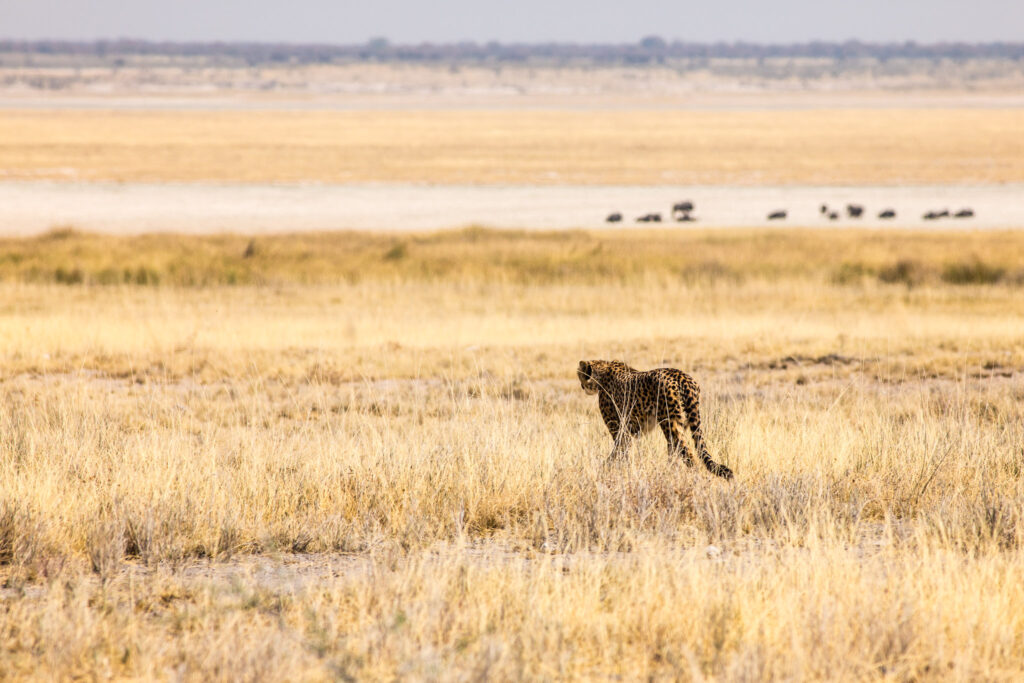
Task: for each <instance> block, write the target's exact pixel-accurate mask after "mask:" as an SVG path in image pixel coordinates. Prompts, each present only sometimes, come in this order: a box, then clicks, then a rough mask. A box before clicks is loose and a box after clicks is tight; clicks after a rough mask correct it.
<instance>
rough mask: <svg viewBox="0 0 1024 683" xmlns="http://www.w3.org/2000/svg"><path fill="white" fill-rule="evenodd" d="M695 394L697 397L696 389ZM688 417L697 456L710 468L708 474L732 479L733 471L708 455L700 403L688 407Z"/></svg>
mask: <svg viewBox="0 0 1024 683" xmlns="http://www.w3.org/2000/svg"><path fill="white" fill-rule="evenodd" d="M694 394H695V395H696V387H694ZM686 417H687V419H688V420H689V423H690V433H691V434H693V445H694V446H696V447H697V455H698V456H699V457H700V461H701V462H702V463H704V467H706V468H708V472H710V473H711V474H714V475H715V476H718V477H722V478H723V479H732V476H733V475H732V470H731V469H729V468H728V467H726V466H725V465H723V464H721V463H717V462H715V461H714V460H712V459H711V454H710V453H708V448H707V445H705V443H704V433H703V432H702V431H701V428H700V407H699V404H698V401H693V402H692V403H691V404H690V405H688V406H686Z"/></svg>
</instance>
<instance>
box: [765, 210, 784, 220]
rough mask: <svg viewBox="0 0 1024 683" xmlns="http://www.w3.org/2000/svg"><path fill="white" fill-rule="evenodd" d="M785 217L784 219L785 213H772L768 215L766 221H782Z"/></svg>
mask: <svg viewBox="0 0 1024 683" xmlns="http://www.w3.org/2000/svg"><path fill="white" fill-rule="evenodd" d="M785 217H786V212H785V211H772V212H771V213H770V214H768V220H770V221H777V220H782V219H784V218H785Z"/></svg>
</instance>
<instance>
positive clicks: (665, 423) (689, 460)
mask: <svg viewBox="0 0 1024 683" xmlns="http://www.w3.org/2000/svg"><path fill="white" fill-rule="evenodd" d="M679 431H680V430H679V428H678V427H676V426H674V425H673V424H672V421H671V420H662V421H661V433H662V434H664V435H665V441H667V442H668V455H669V457H670V458H671V457H673V456H675V455H678V456H679V457H680V458H682V460H683V464H684V465H686V466H687V467H693V453H691V452H690V448H689V447H688V446H687V445H686V442H685V441H683V440H682V438H681V436H682V435H681V434H680V433H679Z"/></svg>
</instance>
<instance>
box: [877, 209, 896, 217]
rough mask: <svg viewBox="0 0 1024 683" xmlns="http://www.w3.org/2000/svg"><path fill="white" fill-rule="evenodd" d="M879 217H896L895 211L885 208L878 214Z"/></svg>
mask: <svg viewBox="0 0 1024 683" xmlns="http://www.w3.org/2000/svg"><path fill="white" fill-rule="evenodd" d="M878 217H879V218H896V212H895V211H893V210H892V209H886V210H885V211H882V212H881V213H879V214H878Z"/></svg>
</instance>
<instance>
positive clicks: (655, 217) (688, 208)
mask: <svg viewBox="0 0 1024 683" xmlns="http://www.w3.org/2000/svg"><path fill="white" fill-rule="evenodd" d="M693 210H694V203H693V202H692V201H689V200H686V201H682V202H676V203H675V204H673V205H672V212H671V214H670V216H671V218H672V220H674V221H676V222H677V223H692V222H694V221H696V220H697V218H696V216H694V215H693ZM819 213H820V214H821V215H822V216H825V217H826V218H828V219H829V220H830V221H836V220H839V215H840V211H839V210H836V209H833V208H832V207H830V206H829V205H828V204H822V205H821V207H820V209H819ZM788 215H789V212H788V211H787V210H786V209H777V210H775V211H772V212H770V213H769V214H768V216H767V219H768V220H770V221H781V220H785V219H786V217H787V216H788ZM846 216H847V217H848V218H861V217H863V216H864V207H863V206H861V205H860V204H847V205H846ZM950 217H951V218H973V217H974V210H973V209H970V208H964V209H960V210H959V211H957V212H956V213H950V211H949V209H943V210H942V211H934V210H933V211H928V212H927V213H925V214H924V215H923V216H921V218H922V219H924V220H926V221H933V220H937V219H939V218H950ZM878 218H879V219H881V220H890V219H893V218H896V210H895V209H882V210H881V211H879V212H878ZM635 220H636V222H637V223H661V214H660V213H645V214H643V215H642V216H637V217H636V219H635ZM605 222H606V223H621V222H622V214H621V213H620V212H618V211H616V212H614V213H610V214H608V217H607V218H605Z"/></svg>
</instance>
